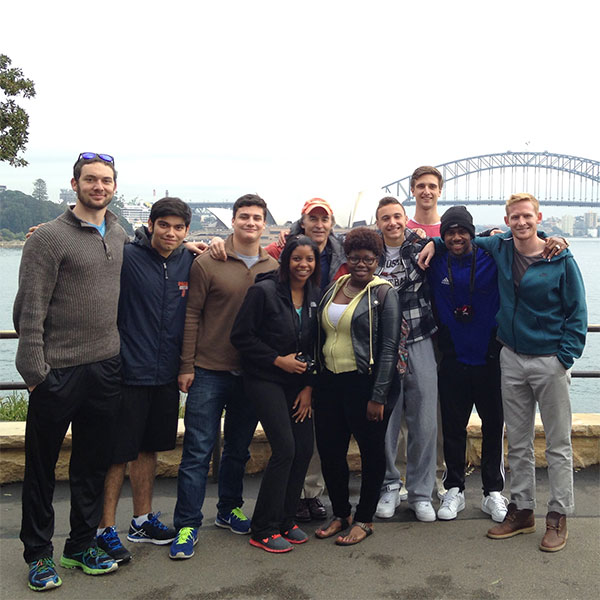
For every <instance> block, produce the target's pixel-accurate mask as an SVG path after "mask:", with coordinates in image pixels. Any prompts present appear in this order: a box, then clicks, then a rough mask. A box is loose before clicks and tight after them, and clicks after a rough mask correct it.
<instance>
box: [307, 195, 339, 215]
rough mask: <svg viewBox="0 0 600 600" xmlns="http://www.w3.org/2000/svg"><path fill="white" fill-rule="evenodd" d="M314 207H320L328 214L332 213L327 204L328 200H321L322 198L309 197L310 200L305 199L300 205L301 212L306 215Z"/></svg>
mask: <svg viewBox="0 0 600 600" xmlns="http://www.w3.org/2000/svg"><path fill="white" fill-rule="evenodd" d="M315 208H322V209H323V210H325V212H326V213H327V214H328V215H332V214H333V211H332V210H331V206H329V202H327V200H323V198H311V199H310V200H307V201H306V202H305V203H304V206H303V207H302V214H303V215H307V214H308V213H309V212H311V211H312V210H313V209H315Z"/></svg>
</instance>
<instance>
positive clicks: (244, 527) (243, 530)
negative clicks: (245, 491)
mask: <svg viewBox="0 0 600 600" xmlns="http://www.w3.org/2000/svg"><path fill="white" fill-rule="evenodd" d="M215 525H216V526H217V527H223V529H229V530H230V531H233V533H239V534H240V535H246V534H247V533H250V525H251V523H250V519H249V518H248V517H247V516H246V515H245V514H244V513H243V512H242V509H241V508H234V509H233V510H232V511H231V512H230V513H229V514H228V515H223V514H221V513H217V518H216V519H215Z"/></svg>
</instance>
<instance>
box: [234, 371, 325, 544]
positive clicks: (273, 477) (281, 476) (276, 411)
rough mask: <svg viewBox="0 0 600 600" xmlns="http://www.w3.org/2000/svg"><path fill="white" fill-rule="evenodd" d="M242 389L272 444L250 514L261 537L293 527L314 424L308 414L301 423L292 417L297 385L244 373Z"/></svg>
mask: <svg viewBox="0 0 600 600" xmlns="http://www.w3.org/2000/svg"><path fill="white" fill-rule="evenodd" d="M244 389H245V391H246V394H247V395H248V397H249V398H250V399H251V401H252V403H253V404H254V408H255V410H256V415H257V417H258V419H259V421H260V422H261V424H262V427H263V430H264V432H265V435H266V436H267V439H268V440H269V444H270V445H271V458H270V460H269V464H268V465H267V468H266V469H265V472H264V475H263V478H262V483H261V485H260V491H259V492H258V498H257V499H256V506H255V508H254V515H253V516H252V537H253V538H255V539H263V538H266V537H268V536H271V535H274V534H278V533H283V532H285V531H288V530H289V529H290V528H292V527H293V526H294V516H295V514H296V509H297V507H298V501H299V500H300V494H301V493H302V487H303V485H304V477H305V476H306V471H307V469H308V464H309V462H310V459H311V457H312V452H313V445H314V434H313V425H312V422H311V420H310V419H309V418H308V417H307V418H306V419H304V422H302V423H296V422H295V421H294V419H292V412H295V411H294V410H293V409H292V405H293V404H294V401H295V400H296V397H297V396H298V393H299V392H300V390H301V388H300V387H299V386H298V385H287V386H286V385H283V384H279V383H275V382H271V381H265V380H263V379H257V378H253V377H248V376H244Z"/></svg>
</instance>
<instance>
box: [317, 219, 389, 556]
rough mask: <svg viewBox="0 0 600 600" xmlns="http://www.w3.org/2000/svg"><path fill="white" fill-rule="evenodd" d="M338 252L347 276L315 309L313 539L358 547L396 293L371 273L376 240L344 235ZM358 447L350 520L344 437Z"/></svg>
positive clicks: (372, 483)
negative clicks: (325, 507) (321, 501)
mask: <svg viewBox="0 0 600 600" xmlns="http://www.w3.org/2000/svg"><path fill="white" fill-rule="evenodd" d="M344 251H345V253H346V261H347V265H348V270H349V271H350V274H349V275H344V276H342V277H340V278H339V279H338V280H337V281H336V282H335V284H333V285H332V286H331V287H330V288H329V289H328V290H327V291H326V292H325V294H324V296H323V298H322V300H321V302H320V304H319V310H318V319H319V324H320V329H319V346H320V347H321V353H320V365H321V367H322V373H321V375H320V376H319V383H318V385H317V387H316V388H315V432H316V436H317V447H318V449H319V454H320V456H321V466H322V469H323V476H324V478H325V483H326V485H327V490H328V492H329V498H330V500H331V505H332V508H333V514H334V517H333V520H332V521H331V522H330V523H329V525H327V527H325V528H323V529H318V530H317V531H316V532H315V535H316V536H317V537H318V538H328V537H331V536H334V535H336V534H339V533H341V532H344V531H345V530H346V529H347V528H348V527H350V525H352V527H351V529H350V531H349V532H348V534H347V535H339V536H338V537H337V539H336V544H338V545H340V546H351V545H354V544H358V543H359V542H361V541H362V540H364V539H365V538H366V537H368V536H369V535H371V534H372V533H373V522H372V521H373V514H374V513H375V509H376V508H377V502H378V500H379V491H380V489H381V484H382V483H383V478H384V476H385V451H384V449H385V430H386V428H387V422H388V419H389V414H390V412H391V409H390V407H388V406H386V403H387V396H388V391H389V388H390V385H391V383H392V380H393V379H394V377H395V376H396V367H397V363H398V341H399V337H400V327H401V313H400V305H399V301H398V296H397V294H396V292H395V290H394V288H393V287H392V286H391V285H390V284H389V283H388V282H387V281H385V280H383V279H380V278H379V277H376V276H374V273H375V269H376V268H377V262H378V259H379V256H380V255H381V253H382V252H383V242H382V240H381V236H380V235H378V234H377V233H376V232H374V231H372V230H370V229H367V228H366V227H359V228H357V229H353V230H352V231H350V233H348V235H347V236H346V239H345V240H344ZM351 435H353V436H354V438H355V439H356V442H357V444H358V447H359V449H360V456H361V463H362V477H361V486H360V500H359V503H358V505H357V507H356V512H355V514H354V521H352V519H351V516H350V515H351V511H352V506H351V505H350V502H349V490H348V483H349V469H348V462H347V460H346V456H347V453H348V444H349V443H350V436H351Z"/></svg>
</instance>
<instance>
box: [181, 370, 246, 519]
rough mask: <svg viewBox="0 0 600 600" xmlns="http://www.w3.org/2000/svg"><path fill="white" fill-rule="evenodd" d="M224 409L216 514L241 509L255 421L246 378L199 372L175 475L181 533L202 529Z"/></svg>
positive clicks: (195, 379) (188, 405)
mask: <svg viewBox="0 0 600 600" xmlns="http://www.w3.org/2000/svg"><path fill="white" fill-rule="evenodd" d="M223 409H225V426H224V440H225V443H224V447H223V453H222V455H221V466H220V469H219V503H218V504H217V510H218V511H219V513H221V514H227V513H229V512H230V511H231V510H233V509H234V508H236V507H238V506H242V504H243V500H242V490H243V481H244V471H245V468H246V463H247V462H248V459H249V458H250V452H249V451H248V447H249V446H250V442H251V441H252V436H253V435H254V430H255V429H256V424H257V419H256V414H255V412H254V408H253V406H252V403H251V402H249V401H248V399H247V398H246V397H245V395H244V390H243V386H242V378H241V377H237V376H235V375H232V374H231V373H230V372H229V371H209V370H207V369H202V368H200V367H196V368H195V377H194V382H193V384H192V385H191V387H190V390H189V392H188V397H187V402H186V407H185V418H184V423H185V435H184V437H183V454H182V457H181V464H180V465H179V473H178V476H177V504H176V505H175V514H174V517H173V522H174V525H175V527H176V528H177V529H181V528H182V527H200V526H201V525H202V518H203V514H202V505H203V504H204V495H205V492H206V478H207V476H208V468H209V466H210V459H211V455H212V451H213V448H214V445H215V442H216V441H217V439H218V435H219V431H220V422H221V415H222V413H223Z"/></svg>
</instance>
